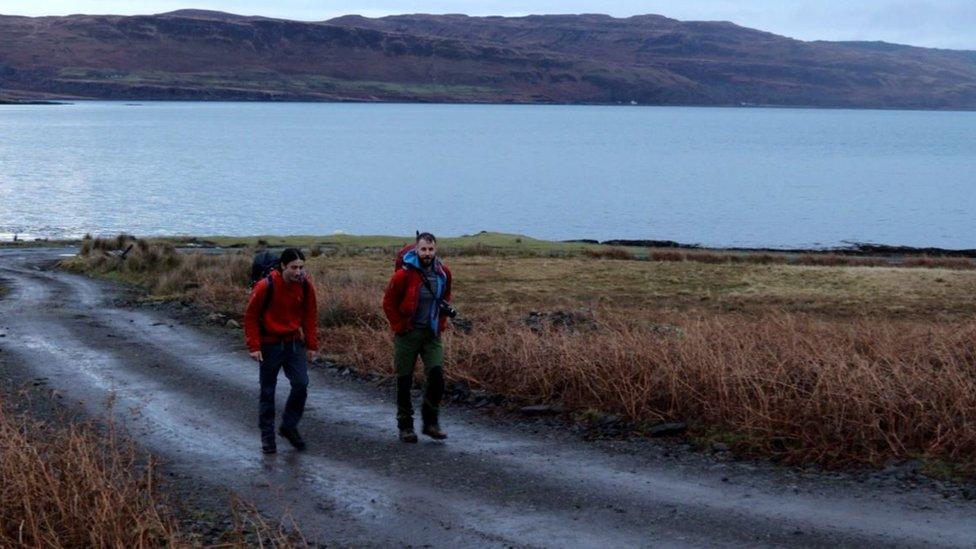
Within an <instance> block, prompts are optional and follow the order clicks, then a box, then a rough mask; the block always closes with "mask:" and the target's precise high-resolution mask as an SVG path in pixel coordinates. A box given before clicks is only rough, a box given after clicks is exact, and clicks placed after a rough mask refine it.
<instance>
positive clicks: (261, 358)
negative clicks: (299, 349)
mask: <svg viewBox="0 0 976 549" xmlns="http://www.w3.org/2000/svg"><path fill="white" fill-rule="evenodd" d="M251 358H253V359H254V360H256V361H258V362H263V361H264V356H263V355H261V351H254V352H253V353H251Z"/></svg>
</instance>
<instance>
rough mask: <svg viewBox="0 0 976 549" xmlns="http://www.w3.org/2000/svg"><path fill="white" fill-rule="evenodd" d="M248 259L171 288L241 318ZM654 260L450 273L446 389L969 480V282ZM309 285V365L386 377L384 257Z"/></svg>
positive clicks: (318, 268) (973, 328)
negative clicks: (454, 319) (588, 321)
mask: <svg viewBox="0 0 976 549" xmlns="http://www.w3.org/2000/svg"><path fill="white" fill-rule="evenodd" d="M249 257H250V256H243V257H225V258H223V259H220V258H209V259H206V260H203V259H189V258H188V259H185V260H183V261H186V262H194V261H203V262H204V265H207V266H209V267H207V268H213V269H216V270H217V271H219V270H220V268H221V267H220V263H219V262H221V261H223V262H225V263H224V264H223V265H224V268H225V269H226V271H227V272H226V273H225V274H224V275H220V276H217V275H216V274H215V275H213V276H209V277H206V278H199V277H197V278H194V274H195V273H203V272H207V269H206V268H202V269H190V270H187V271H184V275H185V276H188V277H190V278H184V279H183V280H184V281H192V283H193V284H194V287H193V288H192V289H191V290H189V291H188V294H187V295H190V296H195V297H196V298H197V299H199V300H201V301H203V302H205V303H207V304H209V305H211V306H214V307H217V308H219V309H222V310H225V311H228V310H229V311H233V312H236V313H238V314H239V312H240V309H241V307H242V306H243V304H244V299H245V297H246V290H245V289H244V288H243V283H244V281H245V280H246V274H243V273H241V272H240V271H241V268H242V265H245V264H246V261H245V260H246V259H249ZM663 257H664V256H662V258H663ZM668 257H671V258H672V259H668V260H664V259H662V260H661V262H639V261H600V260H593V259H580V258H564V259H546V258H538V257H533V258H506V259H504V260H499V259H498V258H497V257H492V256H488V257H480V256H470V257H461V258H453V259H451V261H450V263H451V266H452V268H453V270H454V273H455V279H456V286H455V291H456V295H457V299H456V301H457V304H458V308H459V309H460V310H461V312H462V314H466V316H468V317H471V318H472V320H473V321H474V330H473V331H472V332H471V333H470V334H460V333H450V334H448V335H447V336H446V337H447V338H448V341H447V349H448V365H447V367H448V373H449V375H450V376H451V377H453V378H455V379H465V380H468V381H469V382H471V383H472V384H474V385H476V386H479V387H482V388H484V389H487V390H489V391H493V392H498V393H504V394H508V395H511V396H514V397H519V398H522V399H525V400H526V401H546V402H559V403H561V404H563V405H565V406H567V407H568V408H570V409H577V410H586V409H597V410H602V411H605V412H609V413H614V414H618V415H620V416H622V417H625V418H629V419H631V420H634V421H636V422H654V421H659V420H664V419H684V420H687V421H689V422H690V423H691V424H692V425H693V426H694V428H695V429H696V430H697V431H698V432H723V433H732V434H733V435H734V441H735V444H736V445H737V446H738V448H739V449H740V450H742V451H744V452H751V453H755V454H758V455H766V456H776V457H778V458H781V459H783V460H785V461H789V462H796V463H799V462H810V461H814V462H818V463H821V464H824V465H831V466H839V465H846V464H852V463H857V464H881V463H884V462H885V461H886V460H888V459H892V458H907V457H919V456H920V457H927V458H931V459H933V460H946V461H951V462H953V463H956V464H959V465H960V467H961V468H962V469H963V470H965V471H967V472H968V473H969V474H976V469H974V467H976V458H974V456H976V423H974V422H976V414H974V413H973V410H976V348H974V345H976V323H974V321H973V320H972V319H973V318H974V316H976V297H973V296H976V273H973V272H971V271H959V270H948V269H924V270H918V269H898V268H877V267H867V266H854V267H851V266H847V265H846V264H845V265H844V266H839V267H837V266H797V265H781V264H762V263H761V258H760V259H759V260H757V261H756V263H752V262H745V263H733V262H732V261H731V260H730V261H725V258H722V261H718V259H716V258H709V259H706V260H701V261H685V260H673V258H674V257H675V256H668ZM683 257H687V254H686V255H685V256H683ZM699 259H700V258H699ZM211 261H216V262H218V263H217V264H211V263H207V262H211ZM242 261H244V263H242ZM713 261H714V264H713ZM832 261H833V260H832V259H831V260H830V262H832ZM178 269H179V268H178ZM310 270H311V272H312V276H313V278H314V279H315V280H316V286H317V290H318V292H319V300H320V310H321V315H320V318H321V321H322V322H321V327H322V334H321V337H320V341H322V342H323V345H324V349H323V352H325V353H327V354H329V355H331V356H332V357H333V358H335V359H337V360H340V361H342V362H344V363H348V364H352V365H355V366H356V367H357V368H359V369H361V370H365V371H373V372H379V373H389V370H390V368H391V363H392V359H391V356H392V339H391V337H390V335H389V334H388V333H387V328H386V325H385V321H384V319H383V318H382V316H381V312H380V308H379V304H380V298H381V295H382V290H383V286H384V284H385V282H386V280H387V278H388V277H389V275H390V273H391V270H392V256H390V257H386V256H383V257H329V258H326V257H322V258H319V259H316V260H313V261H310ZM166 276H169V274H168V273H167V272H162V273H156V274H155V275H153V276H152V277H150V278H153V279H159V278H163V277H166ZM227 284H229V285H231V286H232V287H233V289H230V290H228V289H226V288H224V289H217V288H211V286H224V285H227ZM581 306H582V307H587V308H588V309H590V310H592V311H593V315H594V321H593V323H592V325H590V326H586V327H582V328H581V329H577V330H566V329H555V328H552V329H543V330H541V331H540V330H538V329H536V330H533V329H531V328H530V327H529V326H527V325H526V324H525V323H524V322H523V321H522V317H523V315H524V314H525V313H526V311H528V310H541V311H547V310H548V311H552V310H572V309H575V308H578V307H581Z"/></svg>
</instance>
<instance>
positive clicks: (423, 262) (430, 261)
mask: <svg viewBox="0 0 976 549" xmlns="http://www.w3.org/2000/svg"><path fill="white" fill-rule="evenodd" d="M420 264H421V265H423V266H424V267H430V266H431V265H433V264H434V258H433V257H427V258H424V257H421V258H420Z"/></svg>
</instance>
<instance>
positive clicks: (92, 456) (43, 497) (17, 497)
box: [0, 406, 184, 547]
mask: <svg viewBox="0 0 976 549" xmlns="http://www.w3.org/2000/svg"><path fill="white" fill-rule="evenodd" d="M157 484H158V482H157V477H156V470H155V467H154V466H153V464H152V462H151V461H150V462H149V463H147V464H140V463H139V458H138V456H137V454H136V453H135V451H134V450H133V448H132V447H131V446H129V445H127V444H125V443H123V442H121V441H119V440H118V439H117V438H115V436H114V435H113V434H112V433H111V432H110V433H109V434H108V435H107V436H105V435H102V434H100V433H98V432H97V431H96V430H95V429H94V428H92V427H90V426H86V425H80V426H79V425H68V426H65V427H57V426H52V425H48V424H44V423H40V422H37V421H31V420H30V419H28V418H26V417H23V416H12V415H8V414H7V413H6V411H5V410H4V409H3V407H2V406H0V513H2V519H3V520H0V546H3V547H42V546H43V547H158V546H162V545H172V544H175V543H177V542H180V541H183V540H184V538H183V537H182V536H181V534H180V533H179V531H178V528H177V526H176V522H175V520H174V519H173V517H172V516H170V515H169V514H167V513H166V512H165V511H164V510H163V508H162V506H161V505H159V503H160V502H159V500H158V496H157V493H156V491H157Z"/></svg>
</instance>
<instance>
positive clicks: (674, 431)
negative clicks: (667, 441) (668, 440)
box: [647, 421, 688, 437]
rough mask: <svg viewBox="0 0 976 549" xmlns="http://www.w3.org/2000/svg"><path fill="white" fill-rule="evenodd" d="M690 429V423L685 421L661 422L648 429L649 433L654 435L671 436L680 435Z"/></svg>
mask: <svg viewBox="0 0 976 549" xmlns="http://www.w3.org/2000/svg"><path fill="white" fill-rule="evenodd" d="M687 430H688V424H687V423H685V422H683V421H675V422H671V423H659V424H657V425H655V426H653V427H651V428H650V429H648V430H647V434H648V435H650V436H652V437H669V436H675V435H680V434H682V433H684V432H685V431H687Z"/></svg>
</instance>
